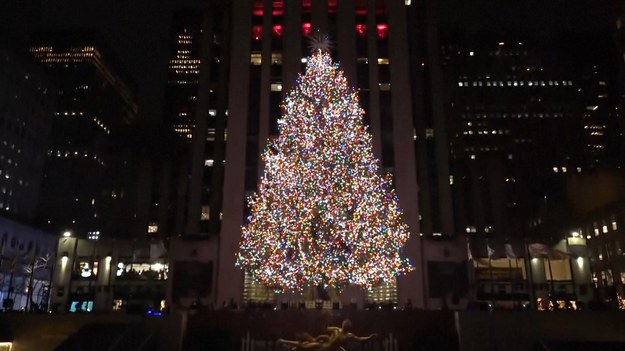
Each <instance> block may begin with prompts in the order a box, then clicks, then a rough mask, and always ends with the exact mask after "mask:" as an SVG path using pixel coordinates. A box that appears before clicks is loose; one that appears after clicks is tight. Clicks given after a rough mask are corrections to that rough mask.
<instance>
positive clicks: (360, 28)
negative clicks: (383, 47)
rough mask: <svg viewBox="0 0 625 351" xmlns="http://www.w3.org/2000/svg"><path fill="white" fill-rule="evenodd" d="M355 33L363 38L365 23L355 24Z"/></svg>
mask: <svg viewBox="0 0 625 351" xmlns="http://www.w3.org/2000/svg"><path fill="white" fill-rule="evenodd" d="M356 34H357V35H358V36H359V37H361V38H364V37H366V36H367V25H366V24H357V25H356Z"/></svg>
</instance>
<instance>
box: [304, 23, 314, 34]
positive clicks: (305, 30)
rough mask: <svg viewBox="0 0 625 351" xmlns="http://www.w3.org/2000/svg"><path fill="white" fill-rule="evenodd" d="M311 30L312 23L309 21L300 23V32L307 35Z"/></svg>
mask: <svg viewBox="0 0 625 351" xmlns="http://www.w3.org/2000/svg"><path fill="white" fill-rule="evenodd" d="M311 30H312V25H311V24H310V23H302V34H304V36H305V37H307V36H308V35H309V34H310V31H311Z"/></svg>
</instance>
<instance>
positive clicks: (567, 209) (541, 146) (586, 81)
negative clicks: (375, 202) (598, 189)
mask: <svg viewBox="0 0 625 351" xmlns="http://www.w3.org/2000/svg"><path fill="white" fill-rule="evenodd" d="M471 37H473V38H480V39H479V40H475V39H473V40H466V39H460V40H459V39H458V37H457V36H456V37H454V36H453V35H452V36H451V37H448V38H447V43H446V45H444V46H443V55H444V58H445V64H446V70H447V73H448V75H447V77H448V79H449V84H448V85H449V86H450V87H451V93H450V96H449V99H450V101H449V102H450V104H449V105H450V106H451V108H450V115H449V117H450V118H449V136H450V152H451V154H450V155H451V173H450V178H449V182H450V184H452V189H453V194H454V195H453V199H454V213H455V223H456V226H457V227H458V228H459V229H460V230H462V231H464V232H466V235H467V240H468V244H469V248H470V250H471V251H472V255H473V256H474V257H475V258H476V260H475V261H474V266H475V267H474V268H475V274H474V277H475V280H476V291H475V292H474V293H475V294H474V295H473V296H474V298H475V299H477V300H486V301H493V300H502V301H506V302H508V303H514V302H520V301H525V302H532V303H535V302H536V301H538V300H539V299H540V300H542V301H546V300H547V298H548V297H553V298H557V299H558V301H565V302H567V303H568V302H569V301H581V302H587V301H589V300H591V299H592V298H593V294H592V290H591V289H590V273H589V271H588V269H587V268H588V264H587V263H586V264H585V265H584V264H581V265H578V264H576V263H571V261H572V260H571V258H572V257H574V256H575V257H581V258H580V259H581V260H586V262H588V255H587V254H584V255H581V256H579V252H581V251H580V250H577V251H575V250H574V248H573V246H578V244H575V245H573V244H570V243H569V244H567V242H568V241H569V239H570V236H571V233H572V232H576V233H578V231H577V230H574V228H575V223H576V220H575V217H576V216H577V215H578V214H579V212H576V207H579V206H580V204H577V203H575V200H573V199H574V198H575V197H571V196H570V193H571V191H570V184H571V179H572V178H574V177H578V176H580V175H582V174H585V175H587V174H594V173H597V172H599V171H600V170H601V169H605V168H608V169H614V170H616V169H618V168H620V167H621V165H622V156H620V155H621V154H622V132H623V131H622V129H621V127H620V121H619V120H620V118H619V116H620V112H619V111H618V106H617V103H618V96H615V94H614V92H615V89H613V87H614V81H613V80H612V78H611V77H610V75H609V74H607V72H610V71H612V69H611V64H612V63H611V60H610V59H605V58H596V57H595V58H593V57H588V55H587V54H585V50H581V51H580V50H579V47H580V46H579V44H573V45H570V41H567V39H566V37H567V36H566V35H562V37H561V38H560V37H557V38H555V39H554V38H551V39H554V40H543V41H541V40H538V39H537V38H535V37H531V36H529V37H528V36H527V35H525V36H523V35H505V36H504V35H502V36H499V37H495V36H489V35H487V34H484V33H482V34H481V35H479V34H478V35H475V33H473V35H471ZM590 37H592V38H600V37H601V36H600V35H592V36H590ZM452 38H455V39H452ZM581 38H582V35H580V34H576V40H581ZM554 42H555V43H558V45H554V44H553V43H554ZM604 44H605V43H604ZM605 47H609V45H606V46H605ZM588 52H590V50H589V51H588ZM607 56H608V57H609V55H607ZM579 191H581V190H579ZM563 240H564V241H563ZM540 245H546V246H548V247H552V248H554V249H553V250H555V251H550V252H549V253H547V251H545V252H541V253H539V254H538V256H537V255H536V254H537V253H536V252H532V250H531V248H536V247H542V246H540ZM584 245H585V244H584ZM574 251H575V252H574ZM543 256H544V257H545V260H544V261H543V260H539V258H540V257H543ZM523 257H524V258H525V259H523ZM480 258H481V259H480ZM530 258H532V260H530ZM530 261H531V263H530ZM538 262H540V264H538Z"/></svg>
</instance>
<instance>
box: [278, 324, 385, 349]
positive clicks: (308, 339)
mask: <svg viewBox="0 0 625 351" xmlns="http://www.w3.org/2000/svg"><path fill="white" fill-rule="evenodd" d="M351 327H352V322H351V321H350V320H349V319H346V320H344V321H343V324H342V325H341V326H340V327H328V334H321V335H319V336H317V337H315V338H314V337H312V336H311V335H310V334H308V333H302V334H301V335H300V337H299V339H300V340H285V339H278V343H281V344H285V345H288V346H291V349H290V350H291V351H298V350H312V351H339V350H340V351H347V350H346V349H345V348H344V347H343V346H344V344H345V343H346V342H347V341H349V340H356V341H367V340H370V339H371V338H374V337H376V336H377V334H371V335H369V336H356V335H354V334H352V333H351V332H350V331H349V329H351Z"/></svg>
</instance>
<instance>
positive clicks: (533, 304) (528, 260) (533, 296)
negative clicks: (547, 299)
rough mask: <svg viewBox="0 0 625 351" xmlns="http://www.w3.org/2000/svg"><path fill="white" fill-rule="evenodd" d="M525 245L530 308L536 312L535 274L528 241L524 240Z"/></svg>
mask: <svg viewBox="0 0 625 351" xmlns="http://www.w3.org/2000/svg"><path fill="white" fill-rule="evenodd" d="M523 245H524V246H525V266H526V267H527V288H528V289H527V290H528V294H529V298H530V307H531V308H532V309H533V310H536V293H535V291H534V277H533V276H534V273H533V272H532V262H531V260H532V257H531V255H530V250H529V246H528V244H527V239H523Z"/></svg>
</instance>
